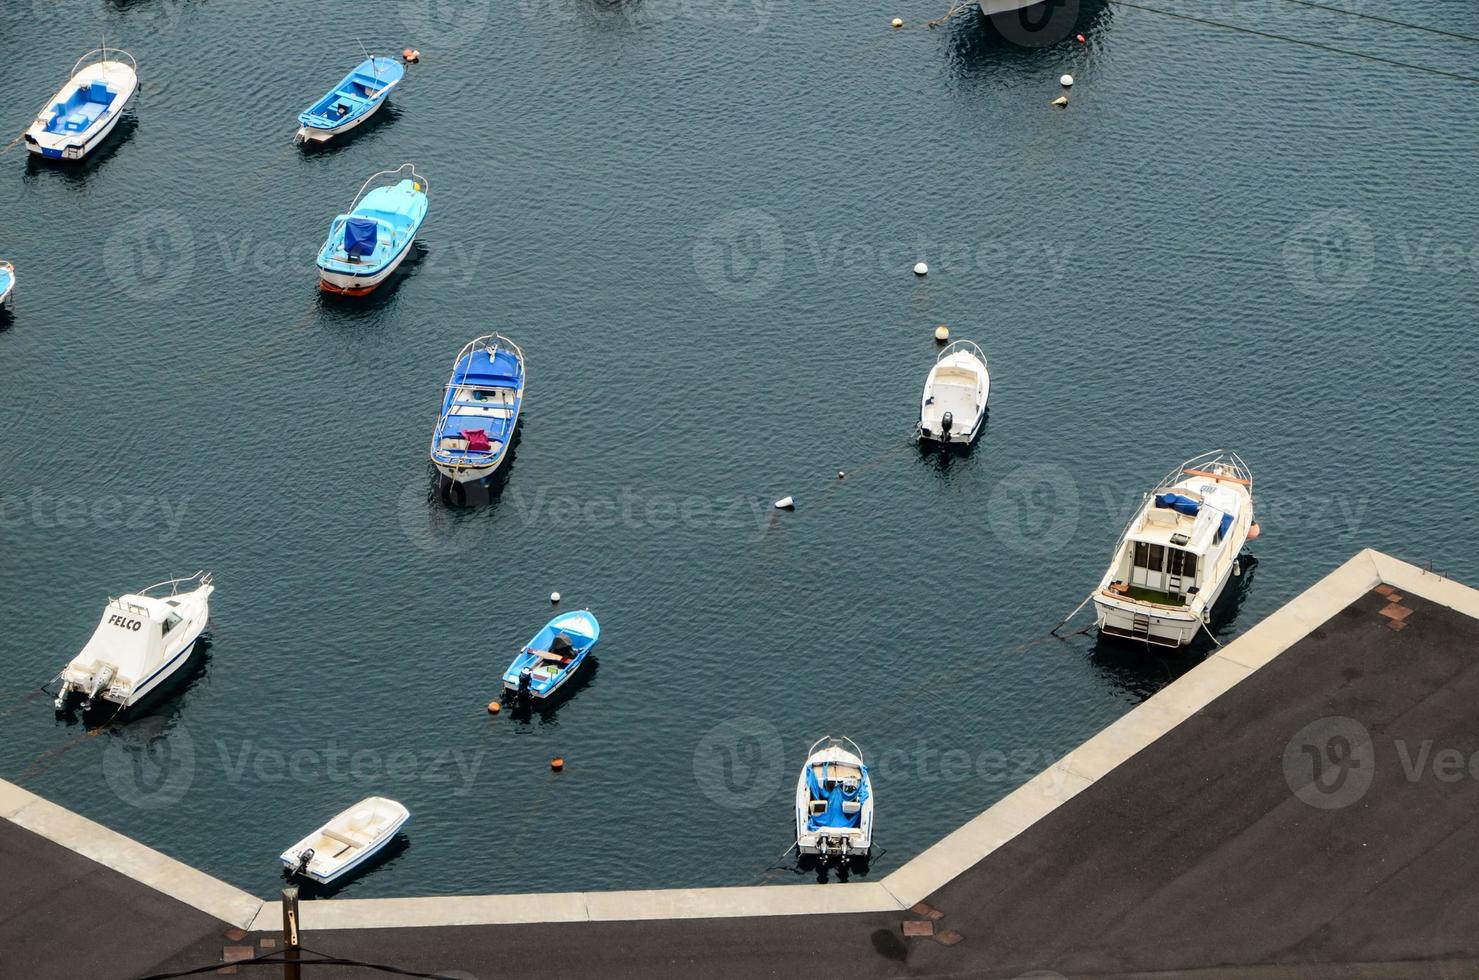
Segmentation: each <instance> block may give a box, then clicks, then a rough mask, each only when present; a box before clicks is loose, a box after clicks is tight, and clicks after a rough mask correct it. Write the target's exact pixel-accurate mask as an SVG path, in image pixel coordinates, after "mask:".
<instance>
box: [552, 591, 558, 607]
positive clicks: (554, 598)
mask: <svg viewBox="0 0 1479 980" xmlns="http://www.w3.org/2000/svg"><path fill="white" fill-rule="evenodd" d="M549 601H550V605H552V606H558V605H559V604H560V593H558V592H551V593H550V594H549Z"/></svg>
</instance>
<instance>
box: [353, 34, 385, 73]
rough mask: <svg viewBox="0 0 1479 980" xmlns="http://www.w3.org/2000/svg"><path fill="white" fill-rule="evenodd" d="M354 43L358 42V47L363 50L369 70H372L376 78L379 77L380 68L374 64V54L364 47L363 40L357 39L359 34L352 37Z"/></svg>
mask: <svg viewBox="0 0 1479 980" xmlns="http://www.w3.org/2000/svg"><path fill="white" fill-rule="evenodd" d="M354 43H355V44H358V45H359V49H360V50H361V51H363V52H364V55H365V60H366V61H368V62H369V63H370V71H372V72H374V73H375V77H376V78H379V77H380V69H379V67H377V66H376V64H375V57H374V55H372V54H370V52H369V51H368V50H367V49H366V48H365V42H363V41H361V40H360V39H359V36H358V35H356V36H355V38H354Z"/></svg>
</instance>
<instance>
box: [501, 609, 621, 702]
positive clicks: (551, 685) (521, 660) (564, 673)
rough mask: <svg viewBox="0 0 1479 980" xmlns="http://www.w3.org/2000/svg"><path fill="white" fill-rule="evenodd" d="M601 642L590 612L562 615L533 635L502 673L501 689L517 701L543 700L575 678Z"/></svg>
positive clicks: (598, 626) (599, 633)
mask: <svg viewBox="0 0 1479 980" xmlns="http://www.w3.org/2000/svg"><path fill="white" fill-rule="evenodd" d="M600 638H601V624H600V623H598V622H596V617H595V616H593V615H591V611H590V610H589V609H582V610H580V611H579V612H568V613H561V614H560V615H558V616H556V617H555V618H554V619H552V620H550V621H549V622H548V623H546V624H545V627H544V629H542V630H540V631H539V632H538V633H535V634H534V639H532V640H530V641H529V645H528V646H526V647H524V649H522V650H520V651H519V654H518V656H516V657H514V662H513V663H511V664H509V665H508V670H506V671H504V672H503V687H504V690H506V691H512V692H513V693H514V694H515V695H517V696H518V697H520V698H535V699H536V700H543V699H545V698H548V697H549V696H550V695H552V694H554V693H555V692H556V691H558V690H559V689H560V688H561V687H563V686H564V685H565V682H566V681H568V680H570V678H571V677H573V676H574V675H575V672H576V671H577V670H579V669H580V665H581V664H583V663H585V658H586V655H587V654H589V653H590V652H591V648H592V647H594V646H595V645H596V641H597V640H599V639H600Z"/></svg>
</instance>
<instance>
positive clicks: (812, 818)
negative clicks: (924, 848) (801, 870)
mask: <svg viewBox="0 0 1479 980" xmlns="http://www.w3.org/2000/svg"><path fill="white" fill-rule="evenodd" d="M796 848H797V850H798V851H800V853H801V854H802V855H806V856H817V857H820V858H821V859H823V860H832V859H836V860H838V861H839V862H841V863H843V864H846V863H847V862H848V861H850V860H852V859H854V858H857V859H861V860H866V859H867V858H868V856H869V854H870V852H871V851H872V849H873V780H872V778H871V777H870V776H869V774H868V767H867V765H865V764H864V763H863V750H862V749H860V748H858V744H857V743H856V742H854V741H853V740H852V739H850V738H844V737H836V738H834V737H832V736H831V735H828V736H827V737H826V738H823V739H819V740H818V741H817V742H816V743H815V744H813V745H812V747H811V749H810V751H808V752H807V754H806V763H805V765H803V766H802V767H801V776H800V778H798V779H797V781H796Z"/></svg>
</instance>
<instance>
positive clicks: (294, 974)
mask: <svg viewBox="0 0 1479 980" xmlns="http://www.w3.org/2000/svg"><path fill="white" fill-rule="evenodd" d="M282 975H283V980H300V978H301V976H302V974H301V973H300V972H299V966H298V886H297V885H293V886H291V887H288V888H284V889H283V890H282Z"/></svg>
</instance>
